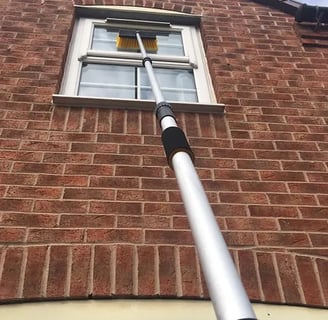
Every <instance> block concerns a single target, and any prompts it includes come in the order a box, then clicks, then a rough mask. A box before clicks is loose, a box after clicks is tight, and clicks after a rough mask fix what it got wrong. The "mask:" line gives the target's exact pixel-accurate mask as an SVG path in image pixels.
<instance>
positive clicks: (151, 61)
mask: <svg viewBox="0 0 328 320" xmlns="http://www.w3.org/2000/svg"><path fill="white" fill-rule="evenodd" d="M147 61H148V62H150V64H153V60H152V59H151V58H149V57H148V56H147V57H144V58H143V59H142V65H143V66H144V67H145V64H146V62H147Z"/></svg>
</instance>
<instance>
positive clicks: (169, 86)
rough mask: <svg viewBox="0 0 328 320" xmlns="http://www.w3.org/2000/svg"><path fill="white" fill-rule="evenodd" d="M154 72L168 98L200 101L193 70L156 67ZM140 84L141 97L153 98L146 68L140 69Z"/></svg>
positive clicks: (164, 94) (165, 96)
mask: <svg viewBox="0 0 328 320" xmlns="http://www.w3.org/2000/svg"><path fill="white" fill-rule="evenodd" d="M154 72H155V74H156V78H157V80H158V84H159V86H160V87H161V90H162V93H163V96H164V98H165V99H166V100H171V101H189V102H197V101H198V98H197V93H196V85H195V80H194V75H193V72H192V70H182V69H161V68H155V69H154ZM140 85H141V99H153V94H152V91H151V88H150V83H149V80H148V76H147V73H146V70H145V69H140Z"/></svg>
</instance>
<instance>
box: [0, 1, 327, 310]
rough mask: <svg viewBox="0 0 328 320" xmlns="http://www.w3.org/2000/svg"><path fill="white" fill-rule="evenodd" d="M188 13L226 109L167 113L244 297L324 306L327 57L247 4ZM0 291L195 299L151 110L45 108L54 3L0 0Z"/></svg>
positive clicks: (57, 67) (59, 17)
mask: <svg viewBox="0 0 328 320" xmlns="http://www.w3.org/2000/svg"><path fill="white" fill-rule="evenodd" d="M75 4H97V5H102V4H115V5H136V6H146V7H156V8H164V9H168V10H176V11H180V12H185V13H195V14H202V15H203V19H202V26H201V31H202V37H203V41H204V46H205V49H206V53H207V58H208V63H209V68H210V72H211V76H212V79H213V85H214V88H215V92H216V95H217V99H218V101H219V102H222V103H225V104H226V114H225V115H224V116H223V117H222V116H219V115H214V114H192V113H190V114H187V113H185V114H178V115H177V116H178V119H179V124H180V125H181V127H182V128H183V129H184V130H185V132H186V133H187V136H188V137H189V140H190V143H191V145H192V147H193V150H194V152H195V155H196V159H197V160H196V165H197V170H198V172H199V175H200V177H201V178H202V181H203V183H204V186H205V189H206V191H207V194H208V197H209V199H210V202H211V204H212V205H213V209H214V212H215V214H216V216H217V220H218V223H219V224H220V226H221V228H222V230H223V234H224V237H225V239H226V241H227V243H228V245H229V247H230V248H231V253H232V255H233V257H234V260H235V262H236V265H237V268H238V270H239V272H240V274H241V277H242V279H243V282H244V284H245V287H246V289H247V291H248V293H249V296H250V298H251V299H252V300H254V301H266V302H279V303H289V304H307V305H315V306H323V305H326V306H327V304H328V280H327V279H328V267H327V266H328V263H327V261H328V259H327V253H328V250H327V246H328V237H327V231H328V225H327V217H328V188H327V182H328V138H327V137H328V135H327V133H328V129H327V125H328V76H327V74H328V72H327V71H328V70H327V69H328V67H327V58H328V50H327V49H324V48H317V47H312V46H307V47H303V46H302V43H301V42H300V40H299V38H298V35H297V33H296V32H295V30H294V27H293V24H294V18H293V17H291V16H288V15H286V14H285V13H282V12H279V11H277V10H275V9H271V8H269V7H265V6H262V5H259V4H255V3H253V2H252V1H246V0H240V1H237V0H236V1H231V0H229V1H228V0H226V1H223V0H220V1H218V0H217V1H211V2H208V1H181V0H179V1H178V0H177V1H173V0H171V1H165V2H164V1H151V0H149V1H148V0H145V1H141V0H140V1H138V0H135V1H132V0H131V1H128V0H126V1H124V0H112V1H110V0H108V1H107V0H102V1H97V0H90V1H86V0H85V1H75ZM0 10H1V12H2V17H1V18H0V24H1V28H0V38H1V41H0V64H1V68H0V149H1V153H0V197H1V198H0V223H1V227H0V241H1V248H0V279H1V281H0V298H1V299H2V301H15V300H19V301H22V300H39V299H54V298H56V299H62V298H87V297H128V296H130V297H131V296H140V297H200V298H206V297H207V296H208V294H207V291H206V286H205V285H204V281H203V278H202V275H201V271H200V267H199V264H198V258H197V255H196V253H195V249H194V246H193V240H192V236H191V233H190V230H189V227H188V223H187V220H186V216H185V213H184V210H183V205H182V203H181V199H180V195H179V192H178V190H177V184H176V182H175V179H174V175H173V173H172V172H171V170H170V169H169V168H168V167H167V165H166V161H165V157H164V155H163V151H162V147H161V143H160V138H159V128H158V125H157V124H156V121H155V120H154V117H153V114H151V113H148V112H138V111H129V112H124V111H117V110H105V109H91V108H66V107H56V108H52V105H51V95H52V94H53V93H56V92H57V88H58V85H59V81H60V74H61V70H62V66H63V63H64V59H65V52H66V49H67V43H68V41H69V35H70V31H71V26H72V15H73V8H72V2H71V1H69V0H57V1H52V0H29V1H26V0H9V1H2V2H1V3H0Z"/></svg>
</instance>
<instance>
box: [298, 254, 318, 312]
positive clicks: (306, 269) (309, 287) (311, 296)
mask: <svg viewBox="0 0 328 320" xmlns="http://www.w3.org/2000/svg"><path fill="white" fill-rule="evenodd" d="M296 265H297V270H298V274H299V277H300V280H301V285H302V290H303V292H304V296H305V302H306V304H308V305H317V306H321V305H323V303H324V302H323V300H322V298H321V294H320V289H319V286H318V282H317V277H316V275H315V273H316V272H315V270H314V258H311V257H300V256H296Z"/></svg>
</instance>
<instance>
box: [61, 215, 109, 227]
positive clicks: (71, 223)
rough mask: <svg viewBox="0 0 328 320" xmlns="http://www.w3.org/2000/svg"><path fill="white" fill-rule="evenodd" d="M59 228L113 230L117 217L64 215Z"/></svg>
mask: <svg viewBox="0 0 328 320" xmlns="http://www.w3.org/2000/svg"><path fill="white" fill-rule="evenodd" d="M59 226H60V227H64V228H98V227H99V228H113V227H114V226H115V217H114V216H112V215H78V214H74V215H62V216H61V217H60V222H59Z"/></svg>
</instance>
